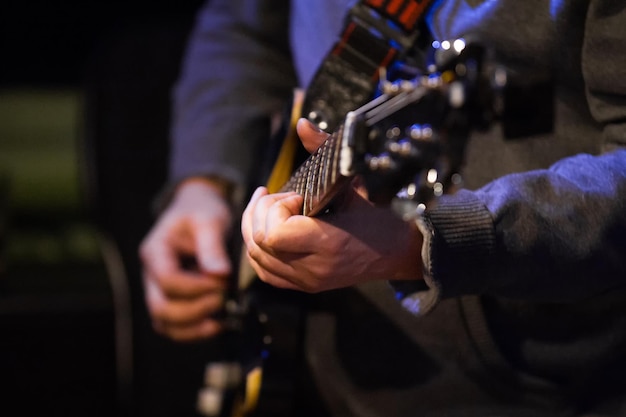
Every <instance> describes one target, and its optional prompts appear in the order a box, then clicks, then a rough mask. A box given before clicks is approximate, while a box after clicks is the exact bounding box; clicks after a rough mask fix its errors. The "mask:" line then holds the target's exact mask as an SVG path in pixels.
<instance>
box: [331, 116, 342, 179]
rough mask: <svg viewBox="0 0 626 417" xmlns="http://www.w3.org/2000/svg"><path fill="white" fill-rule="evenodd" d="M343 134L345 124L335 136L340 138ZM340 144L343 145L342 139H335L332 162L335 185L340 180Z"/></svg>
mask: <svg viewBox="0 0 626 417" xmlns="http://www.w3.org/2000/svg"><path fill="white" fill-rule="evenodd" d="M342 134H343V125H342V126H340V127H339V129H338V130H337V132H336V136H335V138H340V137H341V135H342ZM340 145H341V140H339V139H335V142H334V143H333V164H332V167H333V170H332V172H331V174H332V177H331V180H332V184H333V185H334V184H336V183H337V181H338V180H339V179H338V178H337V174H338V173H339V149H338V146H340Z"/></svg>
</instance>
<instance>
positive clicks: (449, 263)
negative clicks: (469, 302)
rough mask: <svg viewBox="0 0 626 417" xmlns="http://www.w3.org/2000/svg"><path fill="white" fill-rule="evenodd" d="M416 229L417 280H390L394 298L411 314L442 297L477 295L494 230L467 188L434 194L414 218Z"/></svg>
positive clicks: (486, 275) (430, 306) (486, 270)
mask: <svg viewBox="0 0 626 417" xmlns="http://www.w3.org/2000/svg"><path fill="white" fill-rule="evenodd" d="M417 226H418V228H419V229H420V231H421V232H422V235H423V237H424V243H423V246H422V253H421V258H422V264H423V266H424V280H423V281H390V285H391V286H392V288H393V289H394V291H395V292H396V298H398V300H399V301H400V302H401V304H402V306H403V307H404V308H405V309H407V310H408V311H409V312H411V313H413V314H415V315H424V314H426V313H428V312H429V311H430V310H432V309H433V308H434V307H435V305H436V304H437V302H438V301H439V300H441V299H442V298H449V297H455V296H460V295H464V294H477V293H480V292H482V291H483V290H484V288H485V287H486V286H487V282H488V280H489V276H490V273H489V269H490V268H491V260H490V258H491V257H492V256H493V254H494V253H495V248H496V244H495V242H496V235H495V230H494V226H493V220H492V217H491V214H490V213H489V211H488V210H487V208H486V207H485V205H484V204H483V203H482V202H481V201H480V200H478V198H476V197H475V195H474V194H473V193H471V192H469V191H464V190H460V191H458V192H457V193H456V194H454V195H449V196H442V197H440V199H439V201H438V203H437V205H436V206H435V207H434V208H432V209H430V210H429V211H428V212H427V213H426V214H425V216H424V217H422V218H420V219H418V220H417Z"/></svg>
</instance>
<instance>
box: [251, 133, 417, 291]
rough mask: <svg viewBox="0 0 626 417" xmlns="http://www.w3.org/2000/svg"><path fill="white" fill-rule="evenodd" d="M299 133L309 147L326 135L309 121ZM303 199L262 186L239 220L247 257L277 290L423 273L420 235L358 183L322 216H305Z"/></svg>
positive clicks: (313, 288) (320, 288)
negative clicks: (270, 191)
mask: <svg viewBox="0 0 626 417" xmlns="http://www.w3.org/2000/svg"><path fill="white" fill-rule="evenodd" d="M298 134H299V135H300V137H301V139H302V141H303V143H304V144H305V146H306V147H307V149H309V150H313V149H315V147H316V146H319V144H320V143H321V142H323V140H324V139H325V138H326V137H327V135H326V134H325V133H323V132H319V131H317V130H316V129H315V128H314V127H312V126H311V124H309V123H308V122H306V121H300V122H299V123H298ZM301 209H302V197H301V196H299V195H298V194H295V193H279V194H271V195H270V194H267V190H266V189H265V188H259V189H258V190H257V191H256V192H255V193H254V195H253V196H252V199H251V200H250V202H249V204H248V207H247V208H246V210H245V212H244V215H243V219H242V225H241V227H242V234H243V238H244V241H245V243H246V247H247V251H248V259H249V260H250V262H251V264H252V266H253V267H254V268H255V270H256V272H257V274H258V275H259V278H260V279H262V280H263V281H265V282H267V283H269V284H271V285H274V286H276V287H280V288H290V289H297V290H302V291H306V292H319V291H324V290H329V289H333V288H340V287H347V286H350V285H353V284H357V283H360V282H365V281H371V280H386V279H420V278H421V277H422V265H421V257H420V250H421V243H422V236H421V234H420V232H419V231H418V230H417V228H416V227H415V226H414V225H412V224H410V223H406V222H403V221H402V220H400V219H399V218H397V217H396V216H395V214H393V213H392V212H391V211H390V210H389V209H388V208H386V207H375V206H374V205H372V204H371V203H370V202H369V201H367V200H366V199H365V198H363V197H362V196H361V195H360V194H359V193H358V192H357V189H356V188H350V190H349V191H348V192H347V193H346V195H345V196H343V198H342V200H341V202H340V204H338V205H337V206H336V209H335V210H334V211H333V212H331V213H328V214H324V215H323V216H321V217H319V218H311V217H306V216H302V215H300V214H299V213H300V212H301Z"/></svg>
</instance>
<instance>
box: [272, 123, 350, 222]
mask: <svg viewBox="0 0 626 417" xmlns="http://www.w3.org/2000/svg"><path fill="white" fill-rule="evenodd" d="M341 134H342V128H341V127H340V128H339V129H338V130H337V131H336V132H334V133H333V134H332V135H331V136H330V137H329V138H328V139H327V140H326V141H325V142H324V143H323V144H322V145H321V146H320V147H319V148H318V149H317V150H316V151H315V152H314V153H312V154H311V156H309V158H308V159H307V160H306V161H304V163H303V164H302V165H300V167H299V168H298V169H297V170H296V171H295V172H294V173H293V175H292V176H291V178H290V179H289V181H287V183H286V184H285V185H284V186H283V187H282V189H281V190H280V191H281V192H288V191H293V192H296V193H298V194H300V195H301V196H302V197H303V198H304V204H303V207H302V214H304V215H305V216H315V215H317V214H319V213H320V212H322V211H323V210H324V209H326V208H327V207H328V205H329V204H330V203H331V202H332V200H333V198H334V197H335V196H336V195H337V194H338V193H339V192H340V191H341V190H342V189H343V187H344V186H345V184H347V183H348V179H349V178H348V177H346V176H343V175H341V173H340V168H339V164H340V152H341Z"/></svg>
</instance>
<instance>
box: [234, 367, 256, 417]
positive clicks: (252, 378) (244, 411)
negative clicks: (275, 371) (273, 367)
mask: <svg viewBox="0 0 626 417" xmlns="http://www.w3.org/2000/svg"><path fill="white" fill-rule="evenodd" d="M262 372H263V371H262V370H261V368H260V367H257V368H254V369H252V370H251V371H250V372H249V373H248V375H247V377H246V392H245V394H244V395H245V398H244V400H243V403H242V404H241V406H240V407H238V408H236V409H235V411H234V413H233V415H232V417H246V416H249V415H250V414H251V413H252V412H253V411H254V410H255V409H256V407H257V404H258V403H259V396H260V394H261V380H262V378H263V376H262Z"/></svg>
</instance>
